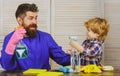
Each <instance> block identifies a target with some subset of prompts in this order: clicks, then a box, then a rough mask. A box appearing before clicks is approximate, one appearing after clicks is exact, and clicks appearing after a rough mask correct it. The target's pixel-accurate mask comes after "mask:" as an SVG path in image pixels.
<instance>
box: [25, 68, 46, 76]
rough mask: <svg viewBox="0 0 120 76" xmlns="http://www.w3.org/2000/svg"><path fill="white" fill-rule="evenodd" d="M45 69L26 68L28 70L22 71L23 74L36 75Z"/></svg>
mask: <svg viewBox="0 0 120 76" xmlns="http://www.w3.org/2000/svg"><path fill="white" fill-rule="evenodd" d="M46 71H47V70H46V69H28V70H26V71H24V72H23V74H29V75H31V74H32V75H37V74H39V73H44V72H46Z"/></svg>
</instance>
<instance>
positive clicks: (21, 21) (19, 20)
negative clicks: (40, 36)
mask: <svg viewBox="0 0 120 76" xmlns="http://www.w3.org/2000/svg"><path fill="white" fill-rule="evenodd" d="M17 21H18V24H19V25H22V23H23V20H22V18H20V17H18V18H17Z"/></svg>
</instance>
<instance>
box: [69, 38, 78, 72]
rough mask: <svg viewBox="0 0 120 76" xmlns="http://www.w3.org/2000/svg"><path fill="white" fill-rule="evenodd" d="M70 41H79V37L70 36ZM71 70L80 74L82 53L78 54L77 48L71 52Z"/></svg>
mask: <svg viewBox="0 0 120 76" xmlns="http://www.w3.org/2000/svg"><path fill="white" fill-rule="evenodd" d="M69 40H72V41H77V37H76V36H70V37H69ZM71 69H72V72H80V52H78V51H77V50H76V49H75V48H72V51H71Z"/></svg>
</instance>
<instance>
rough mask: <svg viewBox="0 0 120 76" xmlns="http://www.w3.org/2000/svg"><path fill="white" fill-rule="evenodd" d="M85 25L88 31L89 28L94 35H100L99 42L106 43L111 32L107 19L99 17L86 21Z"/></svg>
mask: <svg viewBox="0 0 120 76" xmlns="http://www.w3.org/2000/svg"><path fill="white" fill-rule="evenodd" d="M84 25H85V26H86V28H87V29H88V28H89V29H91V30H92V31H93V32H94V33H97V34H99V37H98V40H102V42H104V40H105V38H106V36H107V34H108V31H109V24H108V22H107V21H106V20H105V19H102V18H98V17H96V18H92V19H89V20H88V21H86V22H85V23H84Z"/></svg>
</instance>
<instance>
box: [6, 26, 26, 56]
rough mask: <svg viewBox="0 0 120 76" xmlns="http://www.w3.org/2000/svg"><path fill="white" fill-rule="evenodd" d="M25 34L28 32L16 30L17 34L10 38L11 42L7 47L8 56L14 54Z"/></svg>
mask: <svg viewBox="0 0 120 76" xmlns="http://www.w3.org/2000/svg"><path fill="white" fill-rule="evenodd" d="M25 33H26V31H25V29H24V28H20V29H17V30H15V32H14V33H13V35H12V37H11V38H10V40H9V42H8V44H7V46H6V49H5V52H6V53H8V54H13V53H14V50H15V47H16V44H17V43H18V42H19V41H20V40H21V39H23V37H24V35H25Z"/></svg>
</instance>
